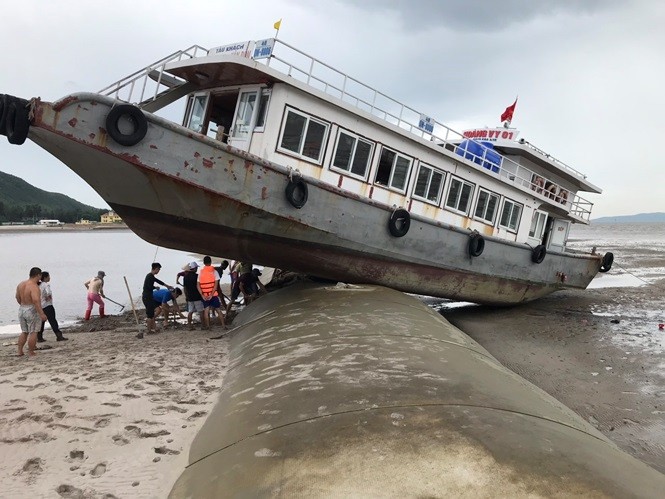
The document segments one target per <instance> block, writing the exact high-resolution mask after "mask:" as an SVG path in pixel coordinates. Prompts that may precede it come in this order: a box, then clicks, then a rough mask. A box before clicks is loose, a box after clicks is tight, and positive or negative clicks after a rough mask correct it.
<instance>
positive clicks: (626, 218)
mask: <svg viewBox="0 0 665 499" xmlns="http://www.w3.org/2000/svg"><path fill="white" fill-rule="evenodd" d="M591 221H592V222H596V223H615V224H620V223H634V222H665V213H661V212H658V213H638V214H637V215H621V216H618V217H600V218H594V219H593V220H591Z"/></svg>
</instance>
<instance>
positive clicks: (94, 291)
mask: <svg viewBox="0 0 665 499" xmlns="http://www.w3.org/2000/svg"><path fill="white" fill-rule="evenodd" d="M104 277H106V272H104V271H103V270H100V271H99V272H97V276H95V277H93V278H92V279H88V280H87V281H85V282H84V283H83V285H84V286H85V288H86V289H87V290H88V308H87V309H86V310H85V320H86V321H87V320H89V319H90V314H91V313H92V307H93V305H94V304H95V303H96V304H97V305H99V318H100V319H103V318H104V317H106V315H104V300H102V298H106V296H104Z"/></svg>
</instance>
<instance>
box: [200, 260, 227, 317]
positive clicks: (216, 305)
mask: <svg viewBox="0 0 665 499" xmlns="http://www.w3.org/2000/svg"><path fill="white" fill-rule="evenodd" d="M218 283H219V274H218V273H217V270H216V269H215V267H213V266H212V259H211V258H210V257H209V256H206V257H204V258H203V267H201V270H200V271H199V278H198V281H197V283H196V286H197V288H198V290H199V293H201V297H202V298H203V306H204V309H203V320H204V322H205V324H204V327H205V328H208V327H210V317H209V315H208V314H209V313H212V314H216V315H217V318H218V319H219V324H220V325H221V326H222V327H224V328H226V324H225V322H224V314H223V313H222V309H221V307H222V303H221V302H220V300H219V294H218V293H217V285H218Z"/></svg>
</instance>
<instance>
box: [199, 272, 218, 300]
mask: <svg viewBox="0 0 665 499" xmlns="http://www.w3.org/2000/svg"><path fill="white" fill-rule="evenodd" d="M215 272H217V271H216V270H215V267H213V266H212V265H204V266H203V267H202V268H201V271H200V272H199V285H200V286H201V294H204V295H209V294H211V293H212V295H213V296H219V295H218V294H217V289H215Z"/></svg>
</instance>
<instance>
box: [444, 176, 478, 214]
mask: <svg viewBox="0 0 665 499" xmlns="http://www.w3.org/2000/svg"><path fill="white" fill-rule="evenodd" d="M472 195H473V184H471V183H469V182H464V181H463V180H460V179H458V178H453V179H452V180H451V181H450V189H449V190H448V198H447V199H446V206H447V207H448V208H451V209H453V210H456V211H460V212H462V213H469V206H470V205H471V197H472Z"/></svg>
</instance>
